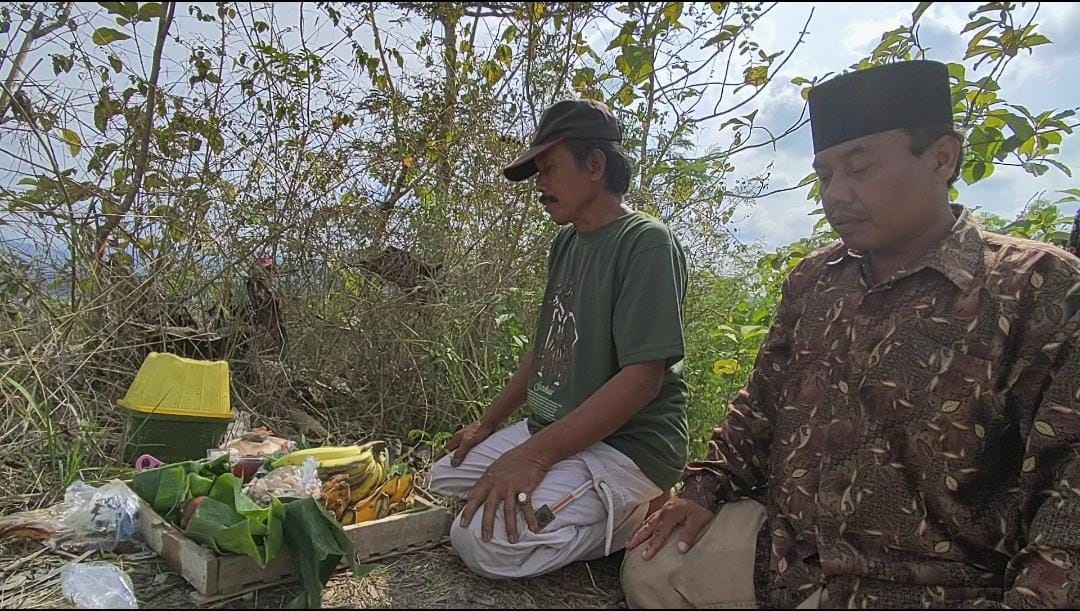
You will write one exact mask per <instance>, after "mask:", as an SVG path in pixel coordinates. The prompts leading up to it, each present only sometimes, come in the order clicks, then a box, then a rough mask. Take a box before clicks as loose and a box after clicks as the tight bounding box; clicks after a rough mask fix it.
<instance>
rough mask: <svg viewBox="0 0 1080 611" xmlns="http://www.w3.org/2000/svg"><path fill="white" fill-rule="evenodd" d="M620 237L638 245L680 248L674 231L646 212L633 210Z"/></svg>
mask: <svg viewBox="0 0 1080 611" xmlns="http://www.w3.org/2000/svg"><path fill="white" fill-rule="evenodd" d="M619 234H620V239H621V240H626V241H632V242H634V243H635V244H637V245H638V246H639V247H645V248H652V247H656V246H675V247H678V248H681V245H680V244H679V239H678V237H676V236H675V232H674V231H672V230H671V228H670V227H668V226H667V224H666V223H664V222H663V221H661V220H660V219H658V218H656V217H655V216H652V215H651V214H648V213H647V212H635V213H633V214H632V215H631V216H630V218H629V219H627V221H626V223H625V225H624V227H623V230H622V231H620V232H619Z"/></svg>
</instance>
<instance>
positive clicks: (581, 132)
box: [503, 100, 622, 182]
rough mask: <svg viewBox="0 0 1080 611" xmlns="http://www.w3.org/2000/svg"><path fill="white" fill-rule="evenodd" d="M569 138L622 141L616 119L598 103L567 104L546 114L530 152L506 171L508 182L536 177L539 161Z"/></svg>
mask: <svg viewBox="0 0 1080 611" xmlns="http://www.w3.org/2000/svg"><path fill="white" fill-rule="evenodd" d="M567 138H577V139H581V140H611V141H613V142H621V141H622V130H621V129H619V124H618V122H616V121H615V115H613V114H611V110H610V109H609V108H608V107H607V106H606V105H605V104H604V103H603V102H597V101H596V100H564V101H562V102H557V103H556V104H554V105H553V106H551V108H548V109H547V110H546V111H544V116H543V117H541V118H540V125H539V127H537V128H536V134H535V135H533V139H532V142H531V143H530V145H529V150H527V151H525V154H524V155H522V156H521V157H518V158H517V159H515V160H514V162H513V163H511V164H510V165H508V166H506V167H505V168H503V175H504V176H506V178H507V179H509V180H511V181H513V182H517V181H519V180H525V179H526V178H529V177H530V176H532V175H534V174H536V172H537V171H538V170H537V169H536V157H537V156H538V155H540V154H541V153H543V152H544V151H546V150H548V149H550V148H551V147H553V146H555V145H557V144H559V143H560V142H562V141H563V140H566V139H567Z"/></svg>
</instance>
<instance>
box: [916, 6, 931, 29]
mask: <svg viewBox="0 0 1080 611" xmlns="http://www.w3.org/2000/svg"><path fill="white" fill-rule="evenodd" d="M931 4H933V2H920V3H919V6H916V7H915V10H914V11H912V13H911V25H915V24H916V23H918V22H919V18H920V17H922V15H923V13H925V12H926V9H928V8H930V5H931Z"/></svg>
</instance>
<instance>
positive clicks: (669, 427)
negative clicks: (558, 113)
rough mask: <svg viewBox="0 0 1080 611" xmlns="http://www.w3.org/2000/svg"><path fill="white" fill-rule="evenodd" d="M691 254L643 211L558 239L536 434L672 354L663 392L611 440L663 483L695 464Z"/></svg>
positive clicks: (539, 367) (543, 330) (544, 323)
mask: <svg viewBox="0 0 1080 611" xmlns="http://www.w3.org/2000/svg"><path fill="white" fill-rule="evenodd" d="M686 280H687V279H686V256H685V255H684V254H683V251H682V246H680V244H679V243H678V241H677V240H676V239H675V236H674V235H673V234H672V233H671V230H669V229H668V228H667V227H666V226H664V224H663V223H661V222H660V221H658V220H656V219H655V218H653V217H651V216H649V215H647V214H644V213H642V212H634V213H632V214H628V215H626V216H624V217H621V218H619V219H618V220H615V221H613V222H611V223H608V224H607V225H605V226H603V227H601V228H599V229H597V230H595V231H591V232H588V233H578V232H577V230H575V229H574V227H573V226H572V225H571V226H570V227H567V228H566V229H563V230H562V231H560V232H559V234H558V236H556V238H555V241H554V242H553V243H552V246H551V253H550V255H549V257H548V285H547V291H546V292H545V295H544V304H543V306H542V307H541V310H540V318H539V322H538V324H537V330H536V338H535V344H534V346H535V347H534V349H533V363H532V369H531V372H530V377H529V407H530V409H531V414H532V415H531V416H530V417H529V428H530V430H531V431H532V432H533V433H536V432H537V431H539V430H540V429H541V428H542V427H543V426H545V425H548V424H551V423H552V422H555V421H556V420H558V419H559V418H562V417H563V416H565V415H566V414H567V413H569V412H571V411H573V410H574V409H577V407H578V406H580V405H581V404H582V403H584V402H585V400H586V399H588V398H589V397H590V396H591V395H592V394H593V393H595V392H596V391H597V390H599V389H600V387H601V386H603V385H604V384H605V383H606V382H607V381H608V380H610V379H611V378H612V377H614V376H615V374H617V373H618V372H619V370H620V369H622V368H623V367H626V366H627V365H633V364H635V363H644V362H648V361H658V360H663V361H666V362H667V365H668V369H667V371H666V372H665V373H664V382H663V385H662V387H661V389H660V393H659V394H658V395H657V396H656V398H654V399H653V400H652V401H651V402H650V403H649V405H648V406H646V407H645V408H644V409H642V410H641V411H640V412H638V413H637V414H635V415H634V417H633V418H631V420H630V421H629V422H627V423H626V424H625V425H623V427H622V428H620V429H619V430H618V431H616V432H615V433H614V434H613V435H612V436H610V437H608V438H607V439H605V440H604V441H605V443H607V444H608V445H610V446H612V447H614V448H615V449H616V450H618V451H620V452H622V453H623V454H625V455H626V456H628V457H629V458H630V459H631V460H633V461H634V463H635V464H636V465H637V466H638V468H640V469H641V471H642V472H643V473H644V474H645V475H646V476H647V477H648V478H649V479H650V480H652V481H653V482H655V483H656V485H657V486H659V487H660V488H662V489H664V490H666V489H668V488H670V487H671V486H673V485H674V484H675V483H676V482H678V481H679V478H680V477H681V475H682V471H683V466H684V465H685V464H686V455H687V445H688V435H687V424H686V399H687V390H686V384H685V382H683V377H682V369H683V362H682V359H683V352H684V342H683V332H682V304H683V300H684V298H685V296H686Z"/></svg>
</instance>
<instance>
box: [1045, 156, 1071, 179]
mask: <svg viewBox="0 0 1080 611" xmlns="http://www.w3.org/2000/svg"><path fill="white" fill-rule="evenodd" d="M1043 161H1045V162H1046V163H1049V164H1050V165H1052V166H1054V167H1055V168H1057V169H1059V170H1061V171H1062V173H1064V174H1065V175H1066V176H1068V177H1069V178H1072V170H1071V169H1069V166H1067V165H1065V164H1064V163H1061V162H1060V161H1057V160H1054V159H1043Z"/></svg>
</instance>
